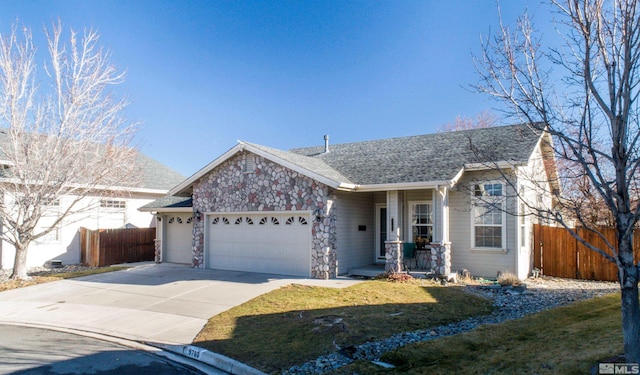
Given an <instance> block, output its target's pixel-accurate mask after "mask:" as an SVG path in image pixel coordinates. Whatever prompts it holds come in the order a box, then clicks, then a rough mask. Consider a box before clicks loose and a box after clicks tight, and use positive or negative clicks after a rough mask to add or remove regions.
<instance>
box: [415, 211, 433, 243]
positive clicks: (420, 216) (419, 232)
mask: <svg viewBox="0 0 640 375" xmlns="http://www.w3.org/2000/svg"><path fill="white" fill-rule="evenodd" d="M410 214H411V238H412V239H413V242H415V243H416V246H417V247H418V248H424V247H425V246H426V245H428V244H429V243H431V241H432V240H433V206H432V205H431V202H411V213H410Z"/></svg>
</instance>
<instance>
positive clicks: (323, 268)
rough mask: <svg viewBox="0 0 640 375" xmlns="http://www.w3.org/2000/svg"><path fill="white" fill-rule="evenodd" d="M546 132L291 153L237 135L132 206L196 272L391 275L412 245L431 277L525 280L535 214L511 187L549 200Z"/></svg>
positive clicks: (551, 176)
mask: <svg viewBox="0 0 640 375" xmlns="http://www.w3.org/2000/svg"><path fill="white" fill-rule="evenodd" d="M550 142H551V140H550V137H549V135H548V134H546V133H543V134H536V133H535V132H533V131H532V130H531V129H530V128H529V127H527V126H524V125H514V126H504V127H493V128H485V129H475V130H465V131H457V132H448V133H438V134H428V135H421V136H413V137H403V138H392V139H383V140H377V141H367V142H357V143H349V144H339V145H331V146H329V144H328V138H327V137H325V145H324V146H319V147H310V148H299V149H293V150H289V151H282V150H277V149H273V148H269V147H265V146H261V145H257V144H252V143H247V142H239V143H238V144H237V145H236V146H235V147H233V148H232V149H230V150H229V151H227V152H226V153H224V154H223V155H221V156H220V157H219V158H217V159H216V160H214V161H213V162H212V163H210V164H209V165H207V166H205V167H204V168H202V169H201V170H200V171H199V172H197V173H196V174H194V175H193V176H191V177H189V178H188V179H186V180H185V181H183V182H182V183H180V184H179V185H177V186H176V187H174V188H173V189H172V190H171V191H170V192H169V196H167V197H164V198H162V199H160V200H158V201H156V202H153V203H150V204H148V205H146V206H145V207H143V208H142V209H141V210H143V211H149V212H153V213H155V214H156V217H157V220H158V225H157V228H158V229H157V230H158V236H157V238H158V240H159V243H160V250H161V253H162V259H163V260H164V261H167V262H178V263H190V264H192V265H193V266H194V267H198V268H215V269H229V270H243V271H252V272H265V273H275V274H288V275H298V276H304V277H313V278H332V277H335V276H336V275H339V274H347V273H349V270H350V269H352V268H355V267H360V266H365V265H371V264H374V263H380V264H384V265H385V268H386V269H387V270H391V271H400V270H401V269H402V265H403V262H402V261H403V260H402V253H403V251H402V249H403V247H404V243H411V244H416V246H417V247H424V248H426V249H427V251H428V252H429V253H430V254H429V256H428V260H429V265H430V266H431V268H433V269H434V270H435V271H436V272H437V273H441V274H442V273H449V272H451V271H456V270H459V269H467V270H468V271H469V272H470V273H471V274H473V275H477V276H485V277H496V274H497V273H498V272H504V271H510V272H514V273H516V274H517V275H518V276H519V277H521V278H524V277H527V275H528V274H529V272H530V270H531V265H532V259H531V258H532V252H531V247H530V233H531V228H532V217H531V216H528V215H526V214H527V213H528V211H527V208H526V207H527V205H526V204H524V203H519V201H518V199H517V198H516V197H515V194H514V192H515V191H516V190H514V189H518V190H517V191H519V193H520V194H521V195H522V196H525V197H527V200H528V203H529V204H536V205H544V206H545V207H551V205H552V201H551V197H550V194H548V193H547V192H549V191H551V190H552V189H557V188H558V187H557V186H555V185H554V184H550V183H549V182H548V181H549V180H552V181H555V180H556V178H555V176H556V171H555V162H554V159H553V153H552V152H550ZM497 168H500V171H498V170H497ZM505 176H509V180H508V181H509V183H507V180H506V179H505ZM534 180H535V181H537V182H536V183H533V182H532V181H534ZM540 182H541V183H542V184H543V186H544V189H541V188H540V186H539V184H540ZM491 204H494V205H496V206H497V207H500V208H504V210H496V209H492V208H491V207H492V206H491ZM505 211H509V214H507V213H505ZM523 214H524V215H523ZM412 246H413V245H412Z"/></svg>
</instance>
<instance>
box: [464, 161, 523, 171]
mask: <svg viewBox="0 0 640 375" xmlns="http://www.w3.org/2000/svg"><path fill="white" fill-rule="evenodd" d="M527 163H528V161H526V160H500V161H489V162H485V163H467V164H465V165H464V168H463V171H468V172H471V171H487V170H492V169H512V168H515V167H518V166H521V165H527Z"/></svg>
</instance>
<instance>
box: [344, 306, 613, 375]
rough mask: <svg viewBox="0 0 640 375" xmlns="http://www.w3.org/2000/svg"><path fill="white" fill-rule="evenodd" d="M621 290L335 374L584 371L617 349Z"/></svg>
mask: <svg viewBox="0 0 640 375" xmlns="http://www.w3.org/2000/svg"><path fill="white" fill-rule="evenodd" d="M621 329H622V327H621V318H620V294H619V293H614V294H611V295H608V296H604V297H600V298H595V299H592V300H587V301H583V302H579V303H576V304H573V305H569V306H564V307H559V308H556V309H552V310H547V311H544V312H541V313H539V314H535V315H531V316H528V317H525V318H523V319H519V320H514V321H510V322H506V323H503V324H498V325H486V326H482V327H480V328H478V329H477V330H475V331H472V332H469V333H465V334H460V335H456V336H451V337H447V338H441V339H438V340H433V341H427V342H422V343H418V344H413V345H408V346H406V347H404V348H401V349H399V350H397V351H394V352H391V353H387V354H386V355H385V356H384V357H383V358H382V360H383V361H386V362H388V363H393V364H395V365H396V366H398V367H397V368H396V369H393V370H384V369H382V368H381V367H378V366H376V365H373V364H370V363H363V362H357V363H355V364H352V365H349V366H346V367H344V368H342V369H340V370H338V371H336V373H338V374H352V373H360V374H396V373H403V374H404V373H408V374H462V375H464V374H589V373H590V369H591V367H593V366H595V365H597V363H598V362H599V361H601V360H603V359H606V358H610V357H613V356H615V355H617V354H620V353H622V351H623V348H622V331H621Z"/></svg>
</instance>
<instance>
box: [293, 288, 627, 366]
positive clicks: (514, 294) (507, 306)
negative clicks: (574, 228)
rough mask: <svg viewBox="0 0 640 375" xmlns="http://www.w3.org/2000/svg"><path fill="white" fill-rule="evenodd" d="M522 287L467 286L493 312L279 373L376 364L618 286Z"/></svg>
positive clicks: (609, 290) (368, 345)
mask: <svg viewBox="0 0 640 375" xmlns="http://www.w3.org/2000/svg"><path fill="white" fill-rule="evenodd" d="M525 285H526V287H501V286H499V285H497V284H496V285H494V284H490V285H468V286H466V290H467V291H468V292H469V293H471V294H475V295H478V296H480V297H483V298H488V299H490V300H493V305H494V306H495V307H496V309H494V311H493V312H491V314H488V315H484V316H476V317H471V318H468V319H465V320H463V321H460V322H457V323H451V324H447V325H444V326H438V327H433V328H430V329H426V330H420V331H414V332H405V333H400V334H396V335H394V336H391V337H389V338H387V339H384V340H380V341H375V342H367V343H365V344H362V345H359V346H357V347H349V348H343V349H342V350H340V351H338V352H335V353H331V354H329V355H325V356H322V357H319V358H317V359H315V360H312V361H309V362H306V363H304V364H302V365H300V366H294V367H291V368H290V369H288V370H285V371H283V372H282V373H283V374H318V373H322V372H327V371H331V370H335V369H338V368H340V367H342V366H345V365H348V364H350V363H352V362H353V361H354V360H356V359H362V360H367V361H379V359H380V357H381V356H382V355H383V354H384V353H387V352H390V351H393V350H396V349H398V348H400V347H402V346H405V345H407V344H411V343H414V342H420V341H428V340H433V339H437V338H440V337H445V336H452V335H456V334H459V333H464V332H469V331H472V330H474V329H476V328H477V327H479V326H480V325H483V324H498V323H502V322H505V321H508V320H513V319H519V318H522V317H524V316H526V315H529V314H534V313H537V312H540V311H543V310H547V309H550V308H553V307H558V306H563V305H568V304H571V303H573V302H577V301H582V300H585V299H589V298H594V297H598V296H602V295H605V294H608V293H612V292H616V291H618V290H619V285H618V284H617V283H611V282H597V281H583V280H568V279H559V278H550V277H542V278H536V279H529V280H527V281H526V284H525Z"/></svg>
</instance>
